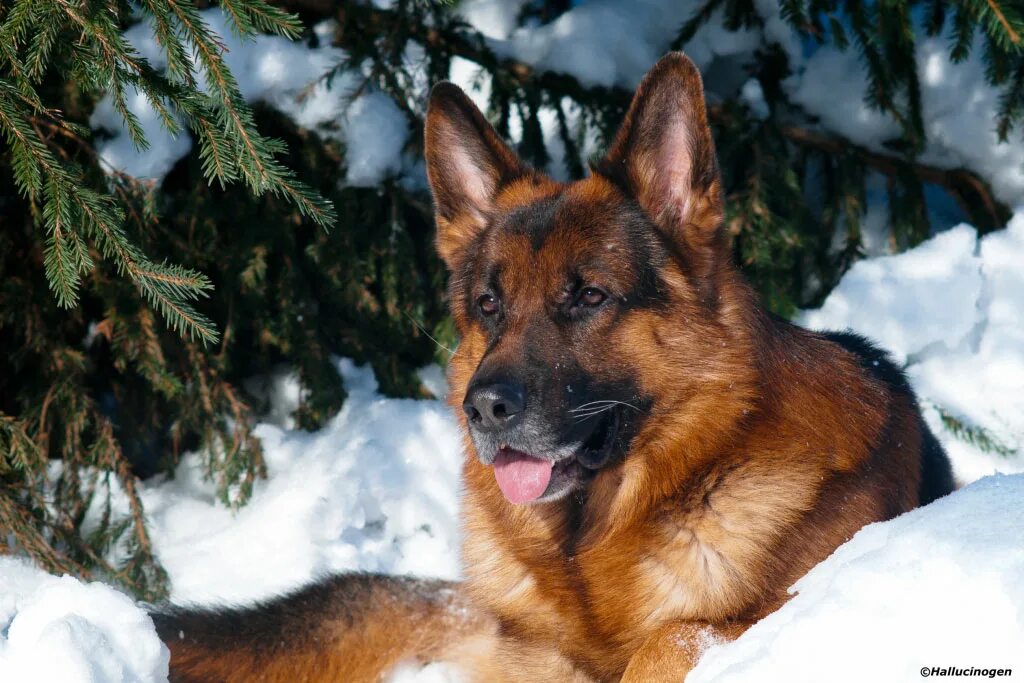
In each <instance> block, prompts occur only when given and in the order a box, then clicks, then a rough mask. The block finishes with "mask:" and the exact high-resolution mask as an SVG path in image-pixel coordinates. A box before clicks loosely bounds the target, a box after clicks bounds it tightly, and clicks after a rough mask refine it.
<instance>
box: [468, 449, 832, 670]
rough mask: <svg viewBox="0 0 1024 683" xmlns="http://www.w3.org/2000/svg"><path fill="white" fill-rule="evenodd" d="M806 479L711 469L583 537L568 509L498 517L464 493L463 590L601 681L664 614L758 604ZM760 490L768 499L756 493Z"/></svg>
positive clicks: (731, 612)
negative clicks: (692, 485) (661, 501)
mask: <svg viewBox="0 0 1024 683" xmlns="http://www.w3.org/2000/svg"><path fill="white" fill-rule="evenodd" d="M469 469H470V470H472V469H474V468H473V467H472V466H470V467H469ZM483 474H488V473H486V472H485V473H483ZM797 479H799V478H797ZM807 484H808V482H807V481H799V480H794V478H793V476H792V473H787V474H786V475H785V477H783V476H782V475H778V474H775V475H773V474H772V473H771V472H770V471H768V470H765V471H763V472H761V471H757V470H754V469H753V468H747V469H742V468H738V467H737V468H732V469H729V470H728V471H719V472H715V473H713V474H712V473H709V475H708V479H707V480H705V481H703V482H702V483H701V486H700V487H699V488H700V491H699V494H698V495H688V496H685V497H683V498H679V499H675V500H673V501H671V504H667V505H666V506H665V507H664V508H663V509H662V510H660V511H657V512H656V513H655V514H652V515H650V516H648V517H646V518H645V521H644V522H643V523H641V524H638V525H635V526H633V527H629V528H623V529H621V530H618V531H616V532H614V533H611V534H609V535H608V536H606V537H604V538H601V539H600V540H598V541H597V542H594V543H590V544H588V543H587V542H586V540H585V539H583V537H582V536H580V533H579V530H576V529H573V528H571V527H572V526H573V525H574V524H578V523H579V522H580V520H579V512H578V511H576V512H572V511H571V506H570V507H567V508H566V510H565V511H564V512H563V513H562V515H561V516H560V517H558V516H555V515H551V514H546V515H545V514H541V513H539V511H537V510H533V509H530V508H517V509H515V510H514V518H513V519H510V520H503V522H504V523H501V524H500V525H497V526H496V525H495V524H494V522H493V519H489V516H488V514H487V513H486V512H485V510H484V509H482V508H481V509H474V501H473V494H472V493H471V494H470V496H469V498H468V500H467V505H468V508H469V509H468V510H467V511H466V512H467V514H466V519H467V524H468V525H469V527H470V528H469V529H467V540H466V543H465V546H464V561H465V564H466V574H467V578H468V580H469V586H470V590H471V593H472V595H473V596H474V597H475V599H476V600H477V602H478V604H481V605H482V606H484V607H485V608H487V609H488V610H489V611H491V612H492V613H494V614H496V615H497V616H498V617H499V619H500V620H501V621H502V627H503V629H504V630H505V631H506V632H507V634H508V635H511V636H513V637H516V638H519V639H525V640H529V641H534V642H537V643H543V644H546V645H550V646H552V647H555V648H557V649H558V650H559V651H560V652H561V653H563V654H565V655H566V656H568V657H569V658H570V659H571V660H572V661H573V662H574V663H575V664H577V665H578V666H580V667H581V668H582V669H584V670H586V671H587V672H588V673H589V674H591V675H594V676H596V677H598V678H602V677H604V676H607V675H611V674H612V673H613V672H616V671H621V669H622V668H623V667H624V666H625V664H626V663H627V661H628V658H629V656H630V654H631V653H632V652H634V651H635V650H636V648H637V647H638V646H639V644H640V643H641V642H643V639H644V638H645V637H646V634H648V633H650V632H651V631H653V630H654V629H655V628H656V627H657V626H658V625H659V624H661V623H664V622H665V621H668V620H671V619H686V620H697V621H701V620H722V619H727V618H730V617H733V616H737V615H742V614H744V613H746V612H749V611H750V610H751V609H752V608H753V607H760V604H757V605H755V604H754V603H755V601H757V600H763V598H764V596H765V595H766V593H767V594H770V593H771V589H772V588H776V587H768V586H765V585H763V584H764V576H765V575H766V569H767V568H768V566H769V565H770V564H771V563H772V559H771V558H770V557H768V556H766V553H767V551H768V550H769V549H770V548H771V547H772V546H773V545H775V544H774V543H772V539H773V538H775V537H776V536H777V534H778V530H779V529H780V528H782V527H783V526H787V525H792V524H793V522H794V520H795V519H796V518H797V517H799V516H800V515H801V514H803V513H804V512H805V511H806V510H807V509H808V508H810V507H811V506H812V505H813V502H814V501H813V499H812V492H813V491H814V490H815V489H814V487H812V486H808V485H807ZM765 490H769V491H772V492H773V495H772V496H770V497H769V498H770V500H767V501H766V500H765V499H764V497H763V496H758V495H754V494H755V493H756V492H758V491H761V492H763V491H765ZM566 539H583V541H584V542H582V543H580V544H578V545H577V544H575V543H573V542H572V541H571V540H570V541H568V545H567V541H566ZM784 588H785V587H784V586H782V587H781V589H782V590H784Z"/></svg>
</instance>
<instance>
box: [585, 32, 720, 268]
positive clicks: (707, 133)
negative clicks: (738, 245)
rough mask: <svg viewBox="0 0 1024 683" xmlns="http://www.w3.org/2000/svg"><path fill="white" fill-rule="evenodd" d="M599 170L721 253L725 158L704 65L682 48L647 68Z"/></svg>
mask: <svg viewBox="0 0 1024 683" xmlns="http://www.w3.org/2000/svg"><path fill="white" fill-rule="evenodd" d="M595 170H596V171H597V172H598V173H600V174H601V175H604V176H606V177H610V178H612V179H613V180H616V181H617V182H618V183H619V184H620V185H625V186H626V187H627V189H628V190H629V191H630V193H631V194H632V195H633V196H634V197H635V199H636V200H637V202H639V204H640V206H641V207H642V208H643V209H644V211H645V212H646V213H647V215H648V216H649V217H650V218H651V219H652V220H653V221H654V222H655V224H657V225H658V227H659V228H661V230H662V231H663V232H665V233H667V234H668V235H669V237H670V238H672V239H673V240H674V241H676V242H681V243H682V244H683V245H684V246H685V247H686V248H687V251H689V252H690V253H691V255H696V253H701V252H704V253H705V254H706V256H707V257H708V258H707V261H709V262H710V260H711V259H712V258H713V257H714V252H715V251H717V249H718V248H719V246H720V244H721V240H722V218H723V213H722V197H721V182H720V179H719V174H718V162H717V159H716V157H715V143H714V140H713V139H712V137H711V129H710V128H708V121H707V112H706V110H705V107H704V87H703V83H702V81H701V77H700V71H698V70H697V67H696V66H694V64H693V62H691V61H690V59H689V58H688V57H686V56H685V55H684V54H683V53H681V52H670V53H669V54H667V55H665V56H664V57H662V58H661V59H660V60H658V63H657V64H655V65H654V67H653V68H652V69H651V70H650V71H649V72H648V73H647V75H646V76H644V79H643V81H642V82H641V83H640V87H639V88H637V91H636V95H634V96H633V102H632V104H630V106H629V111H628V112H627V114H626V118H625V120H624V121H623V123H622V127H621V128H620V129H619V132H618V134H617V135H616V136H615V142H614V143H613V144H612V147H611V151H609V152H608V155H607V156H606V157H605V158H604V160H602V161H601V162H600V163H599V164H598V165H597V166H596V167H595ZM694 252H696V253H694Z"/></svg>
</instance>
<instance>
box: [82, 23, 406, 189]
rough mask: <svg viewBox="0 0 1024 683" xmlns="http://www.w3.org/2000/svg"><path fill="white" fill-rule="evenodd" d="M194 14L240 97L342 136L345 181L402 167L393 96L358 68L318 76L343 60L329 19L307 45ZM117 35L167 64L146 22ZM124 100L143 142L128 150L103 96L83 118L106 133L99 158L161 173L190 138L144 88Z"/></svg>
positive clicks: (365, 182)
mask: <svg viewBox="0 0 1024 683" xmlns="http://www.w3.org/2000/svg"><path fill="white" fill-rule="evenodd" d="M199 15H200V16H201V17H202V18H203V21H205V22H206V23H207V24H208V25H209V27H210V29H211V31H212V32H213V33H214V34H215V35H217V36H219V38H220V40H221V41H222V42H223V43H224V46H225V52H224V61H225V63H226V64H227V66H228V68H229V69H230V70H231V73H232V74H234V76H235V79H236V80H237V82H238V88H239V90H240V91H241V93H242V96H243V97H245V99H246V100H247V101H249V102H262V103H265V104H268V105H270V106H272V107H274V108H276V109H278V110H279V111H281V112H283V113H285V114H287V115H289V116H291V117H292V119H293V120H294V121H295V122H296V123H297V124H298V125H300V126H303V127H306V128H310V129H313V130H316V131H317V132H319V133H321V134H322V135H325V136H327V137H330V138H335V139H338V140H341V141H342V142H343V143H345V145H346V147H347V148H348V149H349V154H348V155H347V158H348V164H349V165H348V168H347V173H346V179H345V180H346V183H347V184H349V185H355V186H365V187H372V186H375V185H377V184H378V183H379V182H380V181H381V180H382V179H384V178H385V177H388V176H390V175H396V174H398V172H399V171H401V170H402V169H403V164H404V163H405V162H404V159H403V157H402V152H403V150H404V147H405V143H406V140H407V139H408V138H409V125H408V122H407V121H406V119H405V116H404V114H402V112H401V110H399V108H398V106H397V105H396V104H395V103H394V101H392V100H391V99H390V98H389V97H387V96H385V95H383V94H382V93H379V92H377V91H375V90H373V89H372V88H362V89H360V86H361V85H362V84H363V80H364V79H363V75H362V74H361V73H360V72H358V71H351V70H350V71H342V72H341V73H339V74H337V76H336V77H335V78H334V80H333V82H332V83H331V86H330V87H328V85H327V82H326V80H325V79H324V76H326V75H327V74H328V73H329V72H330V71H331V70H332V69H333V68H334V67H335V66H336V65H337V64H339V63H340V62H342V61H343V60H344V59H345V53H344V51H342V50H339V49H337V48H334V47H330V34H331V31H332V29H333V25H332V24H331V22H322V23H320V24H318V25H317V26H316V27H315V29H314V31H315V33H316V34H317V37H318V39H319V43H320V45H321V47H309V46H307V45H305V44H303V43H301V42H296V41H291V40H288V39H286V38H281V37H278V36H267V35H259V36H255V37H252V38H247V39H242V38H239V37H238V36H237V35H236V34H235V33H234V32H233V31H232V30H231V27H230V25H229V21H228V19H227V16H226V15H225V13H224V12H223V11H222V10H220V9H217V8H213V9H207V10H203V11H201V12H199ZM124 37H125V38H126V39H127V40H128V42H129V43H131V44H132V45H133V46H134V47H135V49H136V50H137V51H138V52H139V54H141V55H142V56H143V57H145V58H146V59H148V60H149V61H150V62H151V64H152V65H153V66H154V67H155V68H157V69H162V68H165V67H166V59H165V56H164V54H163V52H162V49H161V47H160V45H159V44H158V43H157V42H156V40H155V39H154V38H153V32H152V28H151V26H150V24H149V22H148V21H143V22H140V23H138V24H136V25H134V26H132V27H131V28H129V29H128V30H127V31H125V33H124ZM357 93H358V96H356V95H357ZM128 106H129V109H131V111H132V112H133V113H134V114H135V115H136V116H137V117H138V118H139V120H140V123H141V124H142V126H143V130H144V132H145V135H146V138H147V140H148V141H149V143H150V146H149V149H147V150H145V151H139V150H136V149H135V147H134V145H133V143H132V141H131V139H130V138H129V137H128V134H127V132H126V131H125V129H124V127H123V124H122V121H121V119H120V116H119V115H118V114H117V112H116V111H115V110H114V107H113V101H112V99H111V97H110V96H109V95H107V96H105V97H104V98H103V99H102V100H101V101H100V102H99V104H98V105H97V106H96V109H95V111H94V112H93V114H92V117H91V118H90V121H89V124H90V126H91V127H92V128H93V129H97V130H102V131H105V132H106V133H107V134H108V135H109V136H110V137H108V138H107V139H103V140H100V141H99V143H98V144H97V146H96V147H97V151H98V152H99V154H100V158H101V159H102V160H103V162H104V164H105V165H106V166H107V167H109V168H112V169H117V170H119V171H122V172H124V173H127V174H129V175H132V176H135V177H137V178H148V179H156V180H162V179H163V177H164V176H165V175H166V174H167V173H168V172H169V171H170V170H171V168H172V167H173V166H174V164H175V163H177V161H178V160H179V159H181V158H182V157H183V156H185V155H186V154H187V153H188V152H189V150H190V149H191V139H190V137H189V135H188V133H187V132H186V131H184V130H183V131H182V132H181V133H179V134H178V136H177V137H174V136H171V135H170V133H168V132H167V131H166V130H165V129H163V128H162V126H161V123H160V119H159V117H158V116H157V114H156V111H155V110H154V109H153V107H152V105H151V104H150V103H149V102H148V100H147V99H146V98H145V97H144V96H143V95H141V94H139V93H134V94H133V95H132V96H130V97H129V98H128Z"/></svg>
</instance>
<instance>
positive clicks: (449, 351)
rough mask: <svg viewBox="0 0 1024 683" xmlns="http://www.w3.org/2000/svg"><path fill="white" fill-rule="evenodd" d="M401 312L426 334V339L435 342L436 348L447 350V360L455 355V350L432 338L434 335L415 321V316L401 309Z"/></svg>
mask: <svg viewBox="0 0 1024 683" xmlns="http://www.w3.org/2000/svg"><path fill="white" fill-rule="evenodd" d="M402 313H405V317H406V318H408V319H409V320H411V321H412V324H413V325H415V326H416V327H418V328H419V330H420V332H422V333H423V334H425V335H427V339H429V340H430V341H432V342H434V343H435V344H437V346H438V348H441V349H444V350H445V351H447V352H448V354H449V356H448V360H451V359H452V358H454V357H455V354H456V352H455V351H453V350H451V349H449V348H448V347H447V346H445V345H444V344H442V343H441V342H439V341H437V340H436V339H434V337H433V336H431V334H430V333H429V332H427V330H426V328H424V327H423V325H420V323H419V321H417V320H416V318H414V317H412V316H411V315H409V314H408V313H406V312H405V311H402Z"/></svg>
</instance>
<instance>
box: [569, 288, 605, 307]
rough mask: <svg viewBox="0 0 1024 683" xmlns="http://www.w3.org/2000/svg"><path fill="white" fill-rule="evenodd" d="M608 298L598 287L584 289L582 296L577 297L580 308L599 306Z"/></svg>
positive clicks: (581, 292) (581, 291)
mask: <svg viewBox="0 0 1024 683" xmlns="http://www.w3.org/2000/svg"><path fill="white" fill-rule="evenodd" d="M607 298H608V295H607V294H605V293H604V292H602V291H601V290H600V289H598V288H597V287H584V288H583V289H581V290H580V294H579V296H578V297H576V305H578V306H598V305H600V304H601V303H603V302H604V300H605V299H607Z"/></svg>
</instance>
